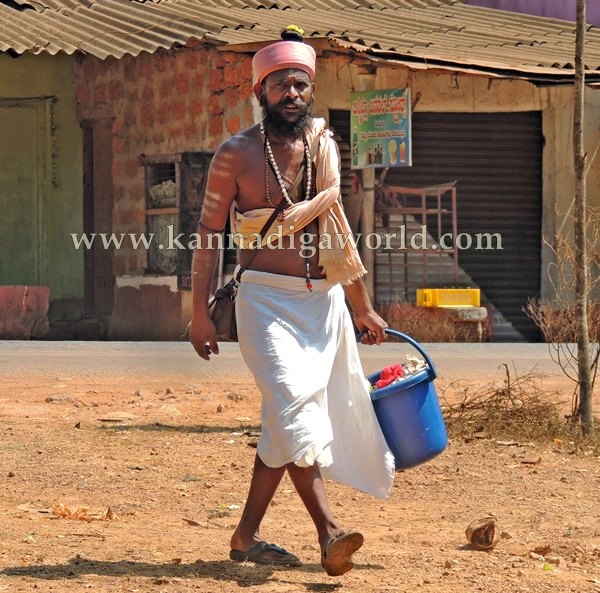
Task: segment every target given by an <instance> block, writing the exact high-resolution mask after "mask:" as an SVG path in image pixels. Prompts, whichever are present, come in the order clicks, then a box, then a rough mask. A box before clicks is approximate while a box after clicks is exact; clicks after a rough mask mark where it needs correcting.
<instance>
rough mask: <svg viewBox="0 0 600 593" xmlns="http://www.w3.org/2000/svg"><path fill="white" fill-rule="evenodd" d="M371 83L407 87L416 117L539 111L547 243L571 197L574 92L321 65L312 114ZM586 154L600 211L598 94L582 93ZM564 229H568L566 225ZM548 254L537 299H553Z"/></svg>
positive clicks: (591, 197)
mask: <svg viewBox="0 0 600 593" xmlns="http://www.w3.org/2000/svg"><path fill="white" fill-rule="evenodd" d="M367 78H371V79H372V80H371V81H370V84H372V85H373V86H372V87H370V88H381V89H385V88H397V87H404V86H408V87H410V89H411V92H412V96H413V98H414V97H416V95H417V94H418V93H420V94H421V97H420V99H419V102H418V104H417V106H416V110H418V111H438V112H444V111H449V112H452V111H456V112H469V111H474V112H494V111H541V112H542V127H543V134H544V140H545V144H544V152H543V196H542V200H543V220H542V235H543V237H545V238H549V239H551V238H552V237H553V236H554V234H555V232H556V229H557V228H558V227H560V226H561V225H562V224H563V220H564V217H565V213H567V212H568V211H569V208H570V205H571V203H572V200H573V195H574V166H573V154H572V146H573V144H572V142H573V139H572V138H573V89H572V88H571V87H554V88H540V87H536V86H535V85H533V84H530V83H528V82H525V81H518V80H500V79H488V78H483V77H478V76H470V75H468V74H461V73H456V74H455V73H451V72H448V73H446V72H440V71H438V72H432V71H418V72H410V71H409V70H408V69H406V68H378V69H377V73H376V75H365V74H362V75H361V74H359V69H358V67H357V66H352V65H349V64H344V63H342V62H332V61H326V60H321V61H320V63H319V67H318V71H317V76H316V80H315V83H316V86H317V90H316V96H317V101H316V103H315V112H317V113H321V114H326V113H327V109H328V108H332V109H349V100H350V93H352V92H354V91H359V90H361V89H362V88H365V86H364V80H362V79H367ZM585 122H586V123H585V125H586V128H585V148H586V151H587V153H588V155H589V156H588V166H589V171H588V177H587V198H588V204H589V205H590V206H591V207H600V150H599V149H598V147H599V145H600V90H595V89H587V92H586V120H585ZM566 224H568V223H566ZM551 261H552V253H551V251H550V250H549V249H548V247H547V246H546V245H542V269H541V270H540V275H541V284H542V297H548V296H550V295H551V293H552V285H551V283H550V282H549V279H548V276H547V273H546V270H547V269H548V264H549V263H550V262H551Z"/></svg>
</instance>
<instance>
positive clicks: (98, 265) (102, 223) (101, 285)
mask: <svg viewBox="0 0 600 593" xmlns="http://www.w3.org/2000/svg"><path fill="white" fill-rule="evenodd" d="M112 136H113V134H112V120H108V119H106V120H105V119H102V120H88V121H86V122H84V123H83V232H84V233H87V234H88V235H90V234H91V233H111V232H112V211H113V183H112ZM113 252H114V248H113V247H112V246H111V247H110V248H109V249H105V248H104V245H103V244H102V242H101V241H96V240H95V241H94V244H93V248H92V249H86V250H85V253H84V282H85V286H84V297H85V313H86V315H87V316H88V317H92V318H97V319H98V320H101V321H107V319H108V317H110V315H111V313H112V309H113V304H114V286H115V276H114V274H113V268H112V260H113Z"/></svg>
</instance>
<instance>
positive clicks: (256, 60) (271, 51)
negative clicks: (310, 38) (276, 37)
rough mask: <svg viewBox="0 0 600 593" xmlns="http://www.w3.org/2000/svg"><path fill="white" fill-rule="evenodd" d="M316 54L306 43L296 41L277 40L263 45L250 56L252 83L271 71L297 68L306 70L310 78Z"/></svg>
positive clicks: (262, 78)
mask: <svg viewBox="0 0 600 593" xmlns="http://www.w3.org/2000/svg"><path fill="white" fill-rule="evenodd" d="M316 60H317V54H316V53H315V50H314V49H313V48H312V47H311V46H310V45H307V44H306V43H301V42H298V41H278V42H277V43H273V44H271V45H267V47H263V48H262V49H261V50H260V51H258V52H256V54H254V57H253V58H252V73H253V75H254V84H260V83H261V82H262V81H263V80H264V79H265V78H266V77H267V76H269V74H271V72H275V71H276V70H286V69H288V68H297V69H298V70H303V71H304V72H307V73H308V75H309V76H310V79H311V80H312V79H313V78H314V77H315V62H316Z"/></svg>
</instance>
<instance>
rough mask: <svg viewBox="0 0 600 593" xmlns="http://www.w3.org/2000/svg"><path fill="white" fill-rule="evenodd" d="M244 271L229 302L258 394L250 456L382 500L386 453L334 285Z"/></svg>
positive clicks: (389, 464) (388, 471)
mask: <svg viewBox="0 0 600 593" xmlns="http://www.w3.org/2000/svg"><path fill="white" fill-rule="evenodd" d="M311 282H312V284H313V288H312V292H309V291H308V290H307V288H306V283H305V281H304V279H303V278H297V277H294V276H284V275H280V274H270V273H267V272H257V271H254V270H246V271H245V272H244V273H243V275H242V281H241V284H240V287H239V289H238V294H237V298H236V314H237V323H238V339H239V346H240V351H241V353H242V356H243V358H244V360H245V362H246V364H247V365H248V367H249V368H250V371H251V372H252V374H253V375H254V379H255V381H256V384H257V386H258V388H259V389H260V391H261V393H262V435H261V438H260V440H259V443H258V451H257V452H258V455H259V456H260V458H261V459H262V461H263V462H264V463H265V464H266V465H268V466H269V467H281V466H283V465H285V464H287V463H292V462H293V463H296V464H297V465H299V466H305V467H306V466H311V465H313V464H314V463H315V462H316V463H317V464H318V465H319V467H320V468H321V473H322V475H323V477H324V478H331V479H333V480H335V481H337V482H341V483H344V484H348V485H350V486H353V487H354V488H357V489H359V490H361V491H363V492H367V493H368V494H371V495H373V496H377V497H379V498H386V497H387V496H388V495H389V492H390V489H391V487H392V482H393V478H394V457H393V455H392V453H391V452H390V450H389V447H388V446H387V444H386V442H385V439H384V437H383V434H382V432H381V429H380V427H379V423H378V422H377V418H376V416H375V412H374V410H373V406H372V404H371V399H370V396H369V388H368V381H367V380H366V379H365V377H364V374H363V371H362V367H361V362H360V358H359V356H358V349H357V346H356V339H355V336H354V332H353V328H352V322H351V319H350V314H349V312H348V309H347V307H346V303H345V299H344V291H343V288H342V286H341V285H339V284H336V285H333V286H332V285H331V284H329V283H328V282H327V281H326V280H311Z"/></svg>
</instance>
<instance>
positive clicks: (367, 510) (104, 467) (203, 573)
mask: <svg viewBox="0 0 600 593" xmlns="http://www.w3.org/2000/svg"><path fill="white" fill-rule="evenodd" d="M487 380H488V377H484V376H482V377H480V378H477V377H473V385H474V386H476V385H477V384H478V382H487ZM443 387H444V380H443V379H442V380H441V382H440V384H439V385H438V391H439V390H440V389H442V388H443ZM0 416H1V418H2V422H1V424H0V447H1V452H2V454H1V457H0V484H1V486H2V493H3V496H2V499H1V503H0V515H1V520H0V591H28V592H29V591H33V590H36V591H53V592H57V593H58V592H67V591H69V592H80V591H87V590H90V591H98V592H106V593H108V592H110V593H113V592H121V591H123V592H131V593H137V592H139V593H150V592H152V593H161V592H163V591H164V592H167V591H168V592H169V593H171V592H184V591H185V592H187V591H201V592H207V593H208V592H210V593H213V592H214V593H229V592H233V591H237V590H239V589H245V590H249V591H265V592H286V593H287V592H290V593H295V592H334V591H344V592H346V591H347V592H349V593H371V592H378V593H379V592H381V593H384V592H392V591H400V592H406V593H409V592H410V593H414V592H415V591H424V592H431V593H441V592H442V591H443V592H444V593H446V592H452V593H462V592H465V593H466V592H473V591H484V592H488V593H505V592H510V593H518V592H526V591H527V592H531V591H533V592H542V591H552V592H563V591H564V592H570V591H574V592H578V593H579V592H580V593H584V592H592V591H595V592H598V591H600V522H599V517H600V505H599V501H598V492H599V488H600V465H599V463H598V458H597V457H595V456H593V455H592V454H589V453H588V454H585V452H581V453H577V454H573V453H572V449H571V447H569V445H568V443H565V444H563V446H560V447H557V446H556V445H555V444H554V443H553V442H550V441H549V442H548V443H545V444H538V445H531V444H527V443H516V444H515V443H512V444H507V442H506V441H502V442H497V441H496V440H493V439H481V440H478V439H475V440H469V439H467V442H466V441H465V439H462V438H461V439H458V438H456V439H453V440H451V442H450V444H449V447H448V449H447V450H446V451H445V452H444V453H443V454H442V455H440V456H439V457H437V458H436V459H435V460H433V461H431V462H429V463H427V464H424V465H422V466H420V467H418V468H414V469H411V470H407V471H405V472H401V473H397V476H396V481H395V485H394V488H393V492H392V495H391V497H390V498H389V499H388V500H386V501H382V500H377V499H374V498H371V497H369V496H367V495H364V494H362V493H360V492H357V491H354V490H352V489H350V488H348V487H345V486H341V485H338V484H334V483H328V484H327V488H328V494H329V497H330V502H331V505H332V507H333V509H334V510H335V513H336V515H337V516H338V517H339V519H340V521H341V522H342V523H343V524H344V525H345V526H348V527H352V528H355V529H358V530H360V531H362V532H363V533H364V534H365V544H364V546H363V548H362V549H361V550H359V552H358V553H357V554H356V555H355V563H356V567H355V570H352V571H351V572H349V573H347V574H346V575H344V576H343V577H339V578H333V577H328V576H327V575H326V574H325V572H324V571H323V569H322V568H321V566H320V564H319V551H318V547H317V543H316V538H315V533H314V529H313V526H312V523H311V521H310V519H309V517H308V515H307V514H306V511H305V510H304V508H303V507H302V505H301V503H300V501H299V499H298V497H297V495H296V494H295V492H294V490H293V488H292V485H291V483H290V481H289V480H288V479H287V478H284V482H283V483H282V485H281V487H280V489H279V491H278V493H277V494H276V496H275V499H274V501H273V503H272V506H271V508H270V509H269V511H268V513H267V517H266V519H265V522H264V526H263V535H264V536H265V537H266V538H267V539H268V540H269V541H273V542H275V543H277V544H279V545H282V546H284V547H286V548H287V549H289V550H291V551H293V552H295V553H296V554H297V555H299V556H300V557H301V559H302V560H303V562H304V563H305V564H304V566H302V567H301V568H293V569H283V568H269V567H262V566H258V565H254V564H251V563H245V564H237V563H234V562H231V561H230V560H228V550H229V545H228V544H229V537H230V534H231V531H232V529H233V528H234V526H235V524H236V523H237V520H238V518H239V516H240V513H241V507H242V505H243V504H244V500H245V494H246V488H247V484H248V482H249V479H250V470H251V466H252V462H253V458H254V454H255V449H254V448H253V447H252V444H254V443H255V442H256V440H257V433H258V431H259V430H260V421H259V394H258V392H257V390H256V388H255V387H254V386H253V384H252V382H251V380H250V379H249V378H248V376H247V375H246V374H244V373H241V372H240V373H237V372H235V371H232V372H228V373H227V374H223V373H221V374H212V375H206V376H204V377H202V378H201V379H200V378H199V379H198V380H197V381H196V382H193V381H190V378H189V376H186V377H182V376H181V375H179V374H177V373H175V374H172V375H163V376H160V377H157V376H152V375H149V374H148V373H141V372H140V373H137V371H135V369H134V370H132V371H130V372H128V373H125V374H119V373H107V372H105V371H101V372H98V373H92V372H86V373H82V372H72V373H69V372H68V370H67V371H65V369H60V371H59V374H57V373H56V372H55V371H52V370H47V371H43V372H42V371H39V370H38V371H35V372H33V371H32V372H28V373H21V374H10V373H8V374H7V375H6V376H5V377H4V378H3V382H2V385H1V386H0ZM524 462H529V463H524ZM532 462H533V463H532ZM57 504H59V505H63V506H62V507H61V508H62V509H63V512H65V513H66V512H67V511H66V510H65V507H66V508H67V509H69V510H71V511H72V512H75V511H77V510H78V509H81V508H82V507H88V508H89V510H88V511H87V515H86V516H87V518H88V519H95V520H90V521H86V520H77V519H69V518H65V517H61V516H59V515H57V514H56V513H55V512H54V510H58V509H59V507H57V506H56V505H57ZM109 508H110V512H108V509H109ZM489 513H492V514H494V515H496V516H497V517H498V519H499V522H500V525H501V528H502V530H503V531H504V532H505V537H504V538H503V539H502V541H501V542H500V543H499V544H498V546H497V547H496V548H495V549H494V550H493V551H492V552H480V551H476V550H474V549H472V548H471V547H470V546H469V545H468V544H467V540H466V538H465V528H466V527H467V525H468V524H469V523H470V522H471V521H472V520H473V519H476V518H478V517H480V516H483V515H486V514H489ZM542 548H545V549H542ZM534 550H538V552H537V553H535V552H533V551H534Z"/></svg>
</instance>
